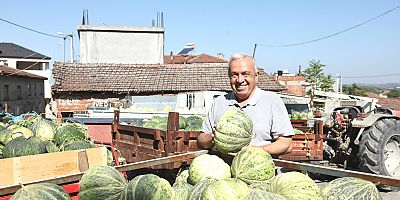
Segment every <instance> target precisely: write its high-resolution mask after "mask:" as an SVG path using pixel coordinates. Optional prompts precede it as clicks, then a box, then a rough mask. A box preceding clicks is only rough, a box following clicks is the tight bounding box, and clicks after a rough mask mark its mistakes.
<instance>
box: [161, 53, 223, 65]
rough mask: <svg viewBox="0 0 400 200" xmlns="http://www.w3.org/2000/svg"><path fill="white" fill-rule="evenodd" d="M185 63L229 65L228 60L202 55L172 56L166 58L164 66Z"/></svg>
mask: <svg viewBox="0 0 400 200" xmlns="http://www.w3.org/2000/svg"><path fill="white" fill-rule="evenodd" d="M185 63H188V64H190V63H228V61H227V60H225V59H222V58H218V57H214V56H210V55H208V54H200V55H172V56H170V55H169V56H167V55H165V56H164V64H185Z"/></svg>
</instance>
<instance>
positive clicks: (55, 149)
mask: <svg viewBox="0 0 400 200" xmlns="http://www.w3.org/2000/svg"><path fill="white" fill-rule="evenodd" d="M44 144H45V146H46V152H47V153H53V152H59V151H60V149H59V148H58V147H57V146H56V145H55V144H54V143H53V142H52V141H45V142H44Z"/></svg>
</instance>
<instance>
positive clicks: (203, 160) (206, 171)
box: [188, 154, 231, 185]
mask: <svg viewBox="0 0 400 200" xmlns="http://www.w3.org/2000/svg"><path fill="white" fill-rule="evenodd" d="M206 177H212V178H215V179H224V178H230V177H231V170H230V166H229V165H228V164H227V163H225V161H224V160H222V159H221V158H219V157H218V156H216V155H209V154H203V155H200V156H197V157H196V158H194V159H193V161H192V164H191V165H190V167H189V177H188V183H190V184H192V185H195V184H197V183H198V182H200V181H201V180H203V179H205V178H206Z"/></svg>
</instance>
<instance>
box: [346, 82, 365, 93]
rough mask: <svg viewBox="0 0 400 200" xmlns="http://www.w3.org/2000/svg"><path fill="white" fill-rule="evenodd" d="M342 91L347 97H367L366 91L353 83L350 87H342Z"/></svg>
mask: <svg viewBox="0 0 400 200" xmlns="http://www.w3.org/2000/svg"><path fill="white" fill-rule="evenodd" d="M342 91H343V93H345V94H348V95H357V96H367V89H366V88H364V87H360V86H358V85H357V84H355V83H353V84H352V85H343V88H342Z"/></svg>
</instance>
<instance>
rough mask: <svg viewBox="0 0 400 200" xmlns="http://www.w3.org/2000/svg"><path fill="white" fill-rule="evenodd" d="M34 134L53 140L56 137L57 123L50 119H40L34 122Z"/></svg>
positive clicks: (43, 138)
mask: <svg viewBox="0 0 400 200" xmlns="http://www.w3.org/2000/svg"><path fill="white" fill-rule="evenodd" d="M31 129H32V131H33V135H34V136H36V137H38V138H40V139H42V140H47V141H51V140H53V138H54V133H55V131H56V125H55V124H54V123H53V122H52V121H49V120H45V119H42V120H38V121H35V122H34V123H33V124H32V128H31Z"/></svg>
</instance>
